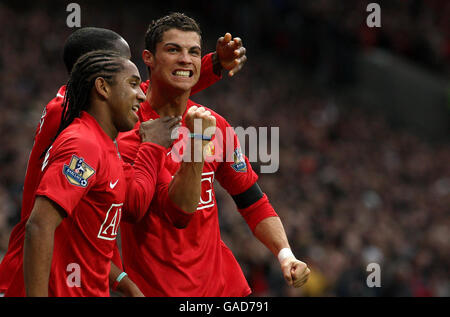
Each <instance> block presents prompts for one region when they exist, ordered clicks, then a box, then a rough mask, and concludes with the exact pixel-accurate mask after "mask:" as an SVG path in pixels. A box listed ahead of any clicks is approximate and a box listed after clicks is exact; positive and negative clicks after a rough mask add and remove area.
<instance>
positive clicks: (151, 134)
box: [124, 117, 181, 222]
mask: <svg viewBox="0 0 450 317" xmlns="http://www.w3.org/2000/svg"><path fill="white" fill-rule="evenodd" d="M180 120H181V117H174V118H171V117H165V118H160V119H155V120H149V121H147V122H143V123H142V124H141V125H140V128H139V133H140V137H141V140H142V143H141V144H140V146H139V150H138V153H137V157H136V160H135V161H134V165H131V164H127V163H125V164H124V172H125V177H126V180H127V193H126V198H125V211H126V213H125V214H124V219H125V220H127V221H132V222H137V221H139V220H140V219H141V218H142V217H143V216H144V215H145V213H146V212H147V210H148V208H149V206H150V202H151V201H152V199H153V194H154V192H155V187H156V181H157V178H158V173H159V171H160V170H161V168H162V167H163V166H164V162H165V157H166V151H167V147H169V146H170V144H171V143H172V142H173V140H172V138H171V135H172V130H173V129H174V128H175V127H177V126H178V125H179V122H180Z"/></svg>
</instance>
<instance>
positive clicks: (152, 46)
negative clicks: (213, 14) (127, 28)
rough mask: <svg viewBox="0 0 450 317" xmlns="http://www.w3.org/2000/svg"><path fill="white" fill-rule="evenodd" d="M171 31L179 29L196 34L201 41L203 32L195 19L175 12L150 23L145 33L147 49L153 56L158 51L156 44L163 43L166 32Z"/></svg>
mask: <svg viewBox="0 0 450 317" xmlns="http://www.w3.org/2000/svg"><path fill="white" fill-rule="evenodd" d="M170 29H178V30H181V31H186V32H190V31H192V32H196V33H197V34H198V35H199V36H200V39H201V37H202V31H201V30H200V25H199V24H198V23H197V22H196V21H195V20H194V19H193V18H190V17H188V16H187V15H185V14H184V13H180V12H173V13H170V14H169V15H166V16H164V17H162V18H160V19H158V20H153V21H152V23H150V25H149V27H148V29H147V32H146V33H145V49H147V50H149V51H150V52H152V53H153V54H154V53H155V50H156V44H158V43H159V42H161V41H162V37H163V34H164V32H166V31H168V30H170Z"/></svg>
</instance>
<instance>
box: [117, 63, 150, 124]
mask: <svg viewBox="0 0 450 317" xmlns="http://www.w3.org/2000/svg"><path fill="white" fill-rule="evenodd" d="M123 66H124V69H123V70H122V71H121V72H119V73H117V75H116V76H115V77H114V83H113V85H111V86H110V87H111V94H110V98H109V100H110V104H111V113H112V116H113V123H114V125H115V127H116V129H117V130H118V131H119V132H124V131H129V130H131V129H133V128H134V126H135V124H136V123H137V122H138V120H139V117H138V115H137V111H138V110H139V107H140V103H141V102H144V101H145V95H144V93H143V92H142V90H141V87H140V86H139V84H140V82H141V77H140V75H139V71H138V69H137V68H136V65H134V63H133V62H131V61H129V60H125V59H124V60H123Z"/></svg>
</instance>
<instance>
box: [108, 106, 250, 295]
mask: <svg viewBox="0 0 450 317" xmlns="http://www.w3.org/2000/svg"><path fill="white" fill-rule="evenodd" d="M193 105H197V106H200V105H198V104H195V103H194V102H192V101H190V100H189V102H188V106H187V109H189V108H190V107H191V106H193ZM187 109H186V111H187ZM208 110H209V111H211V113H212V114H213V115H214V116H215V117H216V126H217V129H218V130H220V131H221V132H222V133H221V134H222V136H223V138H218V137H217V135H218V133H217V132H216V136H215V137H214V139H213V140H212V141H211V143H210V144H209V146H208V150H207V151H208V155H210V156H211V157H214V156H216V157H220V156H221V154H222V153H225V154H226V152H228V155H229V156H230V157H231V160H228V161H227V160H226V157H225V155H223V156H222V157H223V162H220V161H218V160H213V161H210V162H205V164H204V168H203V174H202V180H201V183H202V191H201V198H200V202H199V205H198V207H197V211H196V212H195V213H194V214H193V216H191V218H190V222H189V224H188V225H187V227H186V228H184V229H177V228H176V227H175V226H174V222H175V221H177V220H176V219H174V217H173V215H171V214H169V213H168V211H167V210H168V209H170V207H171V206H170V204H171V203H170V199H169V198H168V194H167V187H168V183H169V182H170V181H171V178H172V175H174V174H175V173H176V172H177V170H178V168H179V166H180V164H181V163H180V160H179V157H178V153H180V154H181V151H180V147H179V146H180V143H182V142H183V138H182V137H181V136H180V139H179V140H178V141H177V142H175V143H174V145H173V146H172V148H171V149H169V150H168V153H167V157H166V164H165V169H164V168H163V170H162V171H161V172H160V174H159V175H158V184H157V188H156V192H155V195H154V197H153V200H152V203H151V205H150V209H149V212H148V215H146V217H144V218H143V219H142V221H140V222H138V223H137V224H135V225H130V224H127V223H122V224H121V239H122V256H123V265H124V268H125V271H126V272H127V273H128V274H129V275H130V277H131V279H132V280H133V281H134V282H135V283H136V284H137V285H138V287H139V288H140V289H141V291H142V292H143V293H144V294H145V295H146V296H247V295H249V294H250V293H251V290H250V287H249V286H248V283H247V281H246V279H245V277H244V274H243V272H242V270H241V268H240V266H239V264H238V263H237V261H236V259H235V258H234V256H233V254H232V252H231V251H230V250H229V248H228V247H227V246H226V245H225V244H224V242H223V241H222V240H221V237H220V228H219V221H218V209H217V203H216V198H215V192H214V187H213V182H214V179H217V180H218V181H219V182H220V184H221V185H222V186H223V187H224V188H225V189H226V190H227V191H228V192H229V193H230V194H232V195H236V194H239V193H242V192H244V191H246V190H247V189H248V188H250V187H251V186H252V185H253V184H254V183H255V182H256V181H257V178H258V177H257V175H256V173H255V172H254V171H253V170H252V168H251V165H250V164H249V162H248V159H247V158H246V157H245V156H243V155H242V153H241V150H240V146H239V142H238V138H237V136H236V135H235V134H234V131H233V129H232V128H231V127H230V125H229V124H228V123H227V122H226V120H225V119H224V118H223V117H221V116H220V115H218V114H217V113H215V112H214V111H212V110H211V109H208ZM140 111H141V118H142V120H143V121H146V120H148V119H154V118H158V117H159V116H158V114H157V113H156V112H155V111H154V110H153V109H152V108H151V107H150V105H149V104H148V103H144V104H143V105H142V107H141V109H140ZM185 114H186V112H185ZM185 114H184V115H185ZM184 115H183V121H182V123H183V126H184ZM216 131H217V130H216ZM117 142H118V146H119V150H120V153H121V155H122V157H123V159H124V161H126V162H127V161H128V162H133V161H134V159H135V155H136V152H137V146H138V145H139V136H138V133H137V132H136V130H135V131H130V132H126V133H122V134H120V135H119V137H118V139H117ZM228 143H231V146H230V144H228ZM227 146H228V148H229V149H228V151H226V149H227ZM208 161H209V160H208ZM180 217H186V215H185V214H183V213H180Z"/></svg>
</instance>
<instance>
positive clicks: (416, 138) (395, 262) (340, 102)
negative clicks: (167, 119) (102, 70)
mask: <svg viewBox="0 0 450 317" xmlns="http://www.w3.org/2000/svg"><path fill="white" fill-rule="evenodd" d="M74 2H75V1H74ZM76 2H77V3H78V4H80V6H81V24H82V26H98V27H105V28H110V29H112V30H114V31H116V32H118V33H119V34H121V35H122V36H123V37H124V38H125V39H126V40H127V41H128V43H129V44H130V47H131V49H132V54H133V55H132V60H133V61H134V62H135V63H136V64H137V65H138V67H139V69H140V72H141V75H142V76H143V78H146V77H147V72H146V69H145V67H144V65H143V63H142V62H141V58H140V56H141V51H142V49H143V42H144V41H143V37H144V33H145V30H146V28H147V26H148V24H149V22H150V21H151V20H152V19H154V18H158V17H160V16H161V15H163V14H165V13H168V12H171V11H181V12H185V13H187V14H189V15H191V16H193V17H194V18H196V19H197V20H198V21H199V22H200V25H201V27H202V30H203V33H204V34H203V40H204V41H203V46H204V53H206V52H209V51H212V50H214V48H215V43H216V40H217V38H218V37H219V36H221V35H223V34H224V33H225V32H231V33H232V35H233V36H240V37H241V38H242V39H243V41H244V45H245V47H246V48H247V57H248V62H247V64H246V65H245V67H244V69H243V70H242V71H241V72H240V73H238V74H237V75H236V76H235V77H233V78H231V79H230V78H228V77H226V76H225V77H224V79H223V80H222V81H220V82H219V83H217V84H216V85H214V86H213V87H211V88H209V89H208V90H206V91H204V92H202V93H200V94H198V95H196V96H195V97H193V100H195V101H197V102H199V103H203V104H205V105H207V106H209V107H211V108H213V109H215V110H216V111H218V112H219V113H220V114H222V115H224V117H225V118H227V119H228V121H229V122H230V123H231V125H232V126H234V127H237V126H242V127H249V126H255V127H260V126H265V127H271V126H278V127H280V169H279V171H278V172H277V173H275V174H260V181H259V183H260V185H261V187H262V188H263V190H264V191H265V192H267V194H268V196H269V198H270V200H271V202H272V204H273V206H274V207H275V209H276V211H277V212H278V213H279V215H280V217H281V218H282V220H283V222H284V224H285V228H286V231H287V234H288V236H289V239H290V242H291V245H292V247H293V249H294V253H295V254H296V255H297V256H298V257H299V258H300V259H302V260H304V261H305V262H307V263H308V264H309V265H310V266H311V268H312V276H311V279H310V281H309V282H308V284H307V285H306V286H305V287H303V288H302V289H300V290H296V289H290V288H288V287H287V286H285V283H284V281H283V280H282V277H281V274H280V270H279V265H278V263H277V261H276V260H275V259H274V257H273V256H272V255H271V254H270V253H269V252H268V251H267V250H266V249H265V248H264V247H263V246H262V245H261V243H260V242H259V241H257V240H256V239H253V238H252V237H251V233H250V231H249V229H248V228H247V226H246V224H245V222H244V221H243V220H242V218H241V217H240V216H239V214H238V213H237V212H236V211H235V207H234V203H233V201H232V200H231V198H230V197H229V196H227V195H226V193H224V191H223V190H221V189H220V188H219V189H218V191H217V199H218V201H219V212H220V221H221V230H222V237H223V240H224V241H225V242H226V243H227V244H228V245H229V247H230V248H231V249H232V251H233V252H234V254H235V255H236V258H237V259H238V261H239V263H240V264H241V266H242V267H243V270H244V273H245V274H246V276H247V278H248V280H249V282H250V284H251V286H252V288H253V290H254V295H256V296H449V295H450V278H449V276H450V274H449V271H448V268H449V267H450V252H449V250H450V242H449V241H450V239H449V237H450V207H449V206H450V164H449V162H450V146H449V132H450V124H449V122H450V120H449V114H450V98H449V97H450V88H449V74H450V67H449V65H450V25H449V23H450V18H449V17H450V2H448V1H445V0H428V1H412V0H408V1H377V2H378V3H379V4H380V6H381V23H382V25H381V28H373V29H371V28H368V27H367V26H366V24H365V21H366V17H367V15H368V12H366V6H367V4H368V3H369V2H371V1H355V0H351V1H350V0H349V1H345V2H343V1H337V0H333V1H332V0H329V1H328V0H320V1H294V0H292V1H289V0H272V1H270V0H263V1H249V2H231V1H224V0H222V1H203V0H202V1H196V2H192V1H174V0H167V1H164V2H159V1H158V2H157V3H155V2H153V1H152V2H151V1H138V2H129V1H128V2H125V1H124V2H114V1H76ZM68 3H70V2H69V1H20V2H17V1H2V2H1V3H0V43H1V44H0V109H1V114H0V144H1V146H0V258H1V256H2V255H3V253H4V251H5V250H6V248H7V243H8V238H9V234H10V231H11V229H12V227H13V225H14V224H15V223H16V222H17V221H18V219H19V215H20V205H21V190H22V186H23V179H24V175H25V170H26V162H27V159H28V154H29V151H30V149H31V146H32V142H33V137H32V136H33V135H34V132H35V128H36V125H37V123H38V121H39V118H40V114H41V111H42V109H43V106H44V105H45V104H46V103H47V102H48V101H49V100H50V99H52V98H53V97H54V95H55V94H56V92H57V89H58V88H59V87H60V86H61V85H63V84H64V83H65V82H66V80H67V74H66V71H65V68H64V65H63V63H62V58H61V53H62V46H63V43H64V41H65V39H66V37H67V36H68V35H69V34H70V33H71V32H72V31H73V30H72V29H70V28H68V27H67V26H66V18H67V15H68V12H66V6H67V4H68ZM254 168H255V170H257V171H259V168H258V164H254ZM372 262H375V263H379V264H380V267H381V287H380V288H369V287H367V285H366V278H367V276H368V274H369V272H367V271H366V266H367V264H368V263H372Z"/></svg>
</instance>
